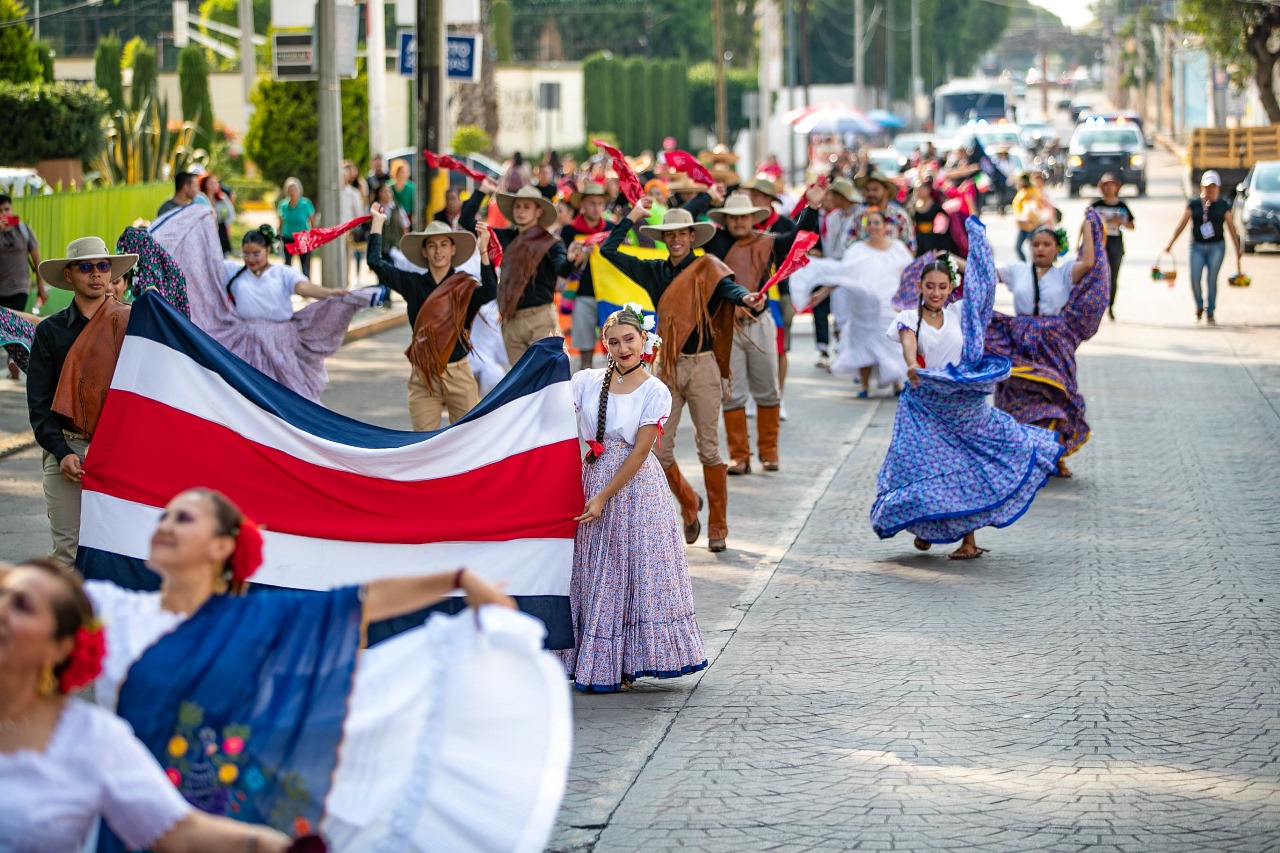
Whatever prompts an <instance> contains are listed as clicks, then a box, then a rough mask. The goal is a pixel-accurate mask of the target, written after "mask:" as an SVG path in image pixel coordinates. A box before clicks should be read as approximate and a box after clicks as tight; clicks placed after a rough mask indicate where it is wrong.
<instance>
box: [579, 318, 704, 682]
mask: <svg viewBox="0 0 1280 853" xmlns="http://www.w3.org/2000/svg"><path fill="white" fill-rule="evenodd" d="M647 322H649V323H652V322H653V320H652V318H649V319H648V321H647ZM645 323H646V318H645V317H643V316H642V315H641V313H640V306H639V305H635V304H632V305H629V306H627V307H625V308H623V309H622V310H620V311H615V312H613V313H612V314H610V315H609V317H608V319H606V320H605V322H604V333H603V335H602V337H603V339H604V342H605V345H606V346H607V347H608V350H609V364H608V366H607V367H605V368H604V369H602V370H580V371H578V373H577V374H575V375H574V377H573V383H572V389H573V390H572V393H573V404H574V409H575V410H576V411H577V413H578V432H579V434H580V435H581V437H582V439H583V440H584V441H586V442H588V444H589V445H590V446H591V449H590V451H589V452H588V454H587V459H586V462H587V464H585V465H583V467H582V491H583V492H584V493H585V494H586V495H587V503H586V506H585V507H583V510H582V514H581V515H580V516H578V517H577V518H576V519H575V521H577V522H578V525H579V526H578V533H577V536H576V537H575V539H574V543H573V579H572V581H571V584H570V587H569V601H570V606H571V608H572V611H573V633H574V647H573V648H572V649H567V650H565V651H562V652H558V653H557V654H558V655H559V657H560V659H561V661H562V662H563V663H564V665H565V669H566V670H567V671H568V673H569V675H570V677H571V678H573V686H574V687H575V688H576V689H578V690H582V691H594V692H598V693H611V692H614V691H616V690H626V689H628V686H629V685H630V683H631V682H633V681H635V680H636V679H637V678H642V677H655V678H675V677H677V676H681V675H687V674H689V673H691V672H697V671H698V670H700V669H703V668H704V667H706V665H707V653H706V650H705V649H704V648H703V645H702V634H701V633H700V632H699V631H698V622H697V619H696V618H695V617H694V609H693V586H692V584H691V583H690V580H689V562H688V559H687V558H686V557H685V552H684V546H683V545H682V544H681V543H680V522H679V521H678V520H677V518H676V514H675V511H674V510H673V508H672V506H671V498H669V497H667V495H666V491H665V490H664V489H663V488H662V485H663V481H662V468H661V465H660V464H659V462H658V460H657V459H656V458H655V457H654V455H653V453H652V450H653V444H654V442H655V441H657V440H658V439H659V436H661V435H662V430H663V426H662V424H663V421H665V420H666V419H667V417H668V415H669V414H670V413H671V392H670V391H668V390H667V386H666V385H664V384H662V382H661V381H660V380H659V379H657V378H656V377H653V376H650V375H649V373H648V372H647V371H646V370H645V363H644V357H645V356H651V355H652V354H653V348H654V346H655V345H656V344H657V343H659V342H658V341H657V340H656V339H655V337H656V336H655V337H650V334H649V333H648V332H647V331H646V330H645V328H644V327H645ZM656 626H661V627H660V629H658V630H655V628H656Z"/></svg>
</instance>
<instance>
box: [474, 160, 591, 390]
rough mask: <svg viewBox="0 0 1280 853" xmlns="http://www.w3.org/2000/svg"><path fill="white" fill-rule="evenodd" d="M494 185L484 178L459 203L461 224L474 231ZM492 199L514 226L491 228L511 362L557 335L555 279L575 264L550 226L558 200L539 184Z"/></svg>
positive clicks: (567, 273) (504, 338)
mask: <svg viewBox="0 0 1280 853" xmlns="http://www.w3.org/2000/svg"><path fill="white" fill-rule="evenodd" d="M516 157H517V159H518V158H519V155H518V154H517V155H516ZM521 162H523V161H521ZM512 174H515V169H514V168H513V171H512ZM496 189H497V186H496V185H495V184H494V183H493V181H492V180H491V179H488V178H486V179H485V180H484V182H482V183H481V184H480V189H478V190H477V191H476V192H475V193H473V194H472V195H471V197H470V198H468V199H467V201H466V203H465V204H463V205H462V218H461V219H459V221H458V225H459V227H460V228H462V230H464V231H471V232H475V231H476V214H478V213H479V212H480V204H481V202H483V201H484V199H485V197H486V196H487V195H488V194H489V193H492V192H493V191H494V190H496ZM496 202H497V205H498V210H499V211H500V212H501V213H502V215H503V216H504V217H506V218H507V220H509V221H510V222H512V223H513V224H514V226H515V227H513V228H495V229H494V230H493V234H494V236H496V237H497V238H498V242H499V243H501V244H502V257H503V261H502V276H501V277H500V278H499V280H498V311H499V312H500V313H501V314H502V342H503V344H505V345H506V348H507V363H508V364H510V365H511V366H512V367H515V364H516V362H517V361H519V360H520V356H522V355H524V351H525V350H527V349H528V348H529V345H530V344H532V343H533V342H534V341H538V340H542V339H543V338H552V337H557V338H558V337H560V320H559V318H558V317H557V316H556V306H555V295H556V279H557V278H558V277H560V276H564V277H565V278H568V277H569V276H571V275H573V269H574V267H573V264H572V263H571V262H570V260H569V255H568V252H567V251H566V250H565V247H564V243H561V242H560V241H559V240H557V239H556V236H555V235H554V234H552V233H551V230H550V229H551V228H552V226H554V225H555V224H556V206H555V205H554V204H552V203H551V202H550V201H548V200H547V199H545V198H543V197H542V193H540V192H538V188H537V187H535V186H533V185H532V184H529V183H527V182H526V183H525V184H524V185H522V186H521V187H520V188H519V189H518V190H516V191H515V192H500V193H498V194H497V199H496ZM594 338H595V336H594V335H593V336H592V339H593V340H594Z"/></svg>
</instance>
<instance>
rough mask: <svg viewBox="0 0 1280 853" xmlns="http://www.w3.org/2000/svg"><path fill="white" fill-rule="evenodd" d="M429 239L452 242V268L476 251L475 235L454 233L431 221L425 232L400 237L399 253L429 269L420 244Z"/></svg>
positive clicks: (411, 232) (412, 232)
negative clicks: (439, 238) (445, 238)
mask: <svg viewBox="0 0 1280 853" xmlns="http://www.w3.org/2000/svg"><path fill="white" fill-rule="evenodd" d="M431 237H448V238H449V239H450V240H452V241H453V263H454V266H457V264H459V263H461V262H462V261H465V260H466V259H467V258H469V257H471V255H472V253H473V252H475V250H476V235H474V234H472V233H471V232H470V231H455V230H453V229H452V228H450V227H449V226H448V225H445V224H444V223H443V222H435V221H433V222H431V223H430V224H429V225H427V227H426V230H423V231H410V232H409V233H408V234H406V235H404V236H403V237H401V238H400V251H402V252H404V256H405V257H406V258H408V259H409V260H411V261H413V262H414V263H415V264H417V265H418V266H420V267H429V266H431V265H430V264H429V263H427V256H426V253H425V252H423V251H422V244H423V243H425V242H427V240H428V238H431ZM490 239H491V240H496V239H498V238H497V237H490Z"/></svg>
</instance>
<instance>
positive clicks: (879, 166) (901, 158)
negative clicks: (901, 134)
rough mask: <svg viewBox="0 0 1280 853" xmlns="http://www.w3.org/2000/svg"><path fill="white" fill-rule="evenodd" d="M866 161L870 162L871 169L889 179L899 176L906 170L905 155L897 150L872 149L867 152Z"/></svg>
mask: <svg viewBox="0 0 1280 853" xmlns="http://www.w3.org/2000/svg"><path fill="white" fill-rule="evenodd" d="M867 159H868V160H870V161H871V168H873V169H875V170H876V171H877V172H883V173H884V174H886V175H888V176H889V177H891V178H896V177H897V176H898V175H901V174H902V172H903V170H904V169H906V168H907V155H905V154H903V153H902V152H901V151H899V150H898V149H897V148H872V149H871V150H870V151H868V152H867Z"/></svg>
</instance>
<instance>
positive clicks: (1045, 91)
mask: <svg viewBox="0 0 1280 853" xmlns="http://www.w3.org/2000/svg"><path fill="white" fill-rule="evenodd" d="M1036 49H1037V51H1038V53H1039V56H1040V112H1041V114H1042V115H1043V116H1044V118H1045V121H1048V120H1049V47H1048V45H1046V44H1045V38H1044V17H1043V16H1042V15H1041V14H1040V7H1039V6H1037V7H1036Z"/></svg>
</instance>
